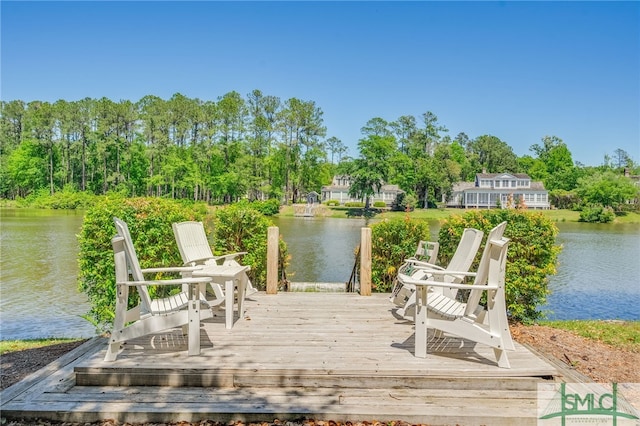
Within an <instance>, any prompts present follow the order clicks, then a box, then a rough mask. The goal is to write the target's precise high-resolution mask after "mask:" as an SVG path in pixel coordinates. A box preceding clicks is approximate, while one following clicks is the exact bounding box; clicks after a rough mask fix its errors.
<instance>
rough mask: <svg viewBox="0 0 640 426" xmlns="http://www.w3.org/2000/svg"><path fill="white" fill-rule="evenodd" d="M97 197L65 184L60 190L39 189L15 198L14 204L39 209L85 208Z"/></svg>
mask: <svg viewBox="0 0 640 426" xmlns="http://www.w3.org/2000/svg"><path fill="white" fill-rule="evenodd" d="M97 199H98V197H96V196H95V195H92V194H91V193H90V192H86V191H77V190H75V189H73V188H72V187H71V185H67V186H65V187H64V188H63V190H62V191H58V192H55V193H54V194H53V195H51V194H49V190H47V189H44V188H42V189H39V190H37V191H35V192H32V193H31V194H29V195H28V196H26V197H25V198H17V199H16V204H17V205H18V206H20V207H34V208H39V209H69V210H75V209H86V208H87V207H90V206H92V205H93V203H95V202H96V201H97Z"/></svg>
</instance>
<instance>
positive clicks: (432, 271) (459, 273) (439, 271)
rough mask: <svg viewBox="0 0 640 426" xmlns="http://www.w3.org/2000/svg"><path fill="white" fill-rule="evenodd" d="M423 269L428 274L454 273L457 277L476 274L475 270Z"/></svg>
mask: <svg viewBox="0 0 640 426" xmlns="http://www.w3.org/2000/svg"><path fill="white" fill-rule="evenodd" d="M418 269H419V268H418ZM424 271H425V272H426V273H428V274H429V275H455V276H459V277H475V276H476V275H477V274H476V273H475V272H463V271H451V270H449V269H443V270H430V269H425V270H424Z"/></svg>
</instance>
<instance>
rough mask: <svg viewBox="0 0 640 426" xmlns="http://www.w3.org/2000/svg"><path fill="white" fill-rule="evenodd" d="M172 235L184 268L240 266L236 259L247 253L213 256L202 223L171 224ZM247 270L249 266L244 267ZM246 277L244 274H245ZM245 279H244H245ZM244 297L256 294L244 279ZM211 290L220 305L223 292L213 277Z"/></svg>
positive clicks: (223, 297) (249, 282)
mask: <svg viewBox="0 0 640 426" xmlns="http://www.w3.org/2000/svg"><path fill="white" fill-rule="evenodd" d="M172 227H173V235H174V236H175V237H176V243H177V244H178V249H179V250H180V256H181V257H182V262H183V263H184V265H186V266H197V265H231V266H241V265H240V263H238V261H237V260H236V257H238V256H241V255H243V254H247V252H238V253H229V254H225V255H222V256H214V255H213V252H212V251H211V246H210V245H209V241H208V240H207V234H206V232H205V230H204V225H203V224H202V222H195V221H187V222H180V223H173V224H172ZM246 268H247V269H249V266H246ZM245 275H246V273H245ZM245 278H246V277H245ZM246 283H247V285H246V296H249V295H251V294H254V293H256V292H257V290H256V289H255V287H253V285H252V284H251V281H250V280H249V279H248V278H246ZM210 286H211V289H212V290H213V293H214V295H215V297H216V300H217V301H216V303H218V304H219V303H221V302H222V301H223V300H224V299H225V295H224V291H223V290H222V285H221V283H220V282H216V279H215V276H214V277H213V281H212V282H211V283H210Z"/></svg>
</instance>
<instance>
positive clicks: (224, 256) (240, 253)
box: [213, 251, 248, 260]
mask: <svg viewBox="0 0 640 426" xmlns="http://www.w3.org/2000/svg"><path fill="white" fill-rule="evenodd" d="M247 253H248V252H246V251H239V252H237V253H228V254H223V255H221V256H213V258H214V259H215V260H218V259H225V260H226V259H231V260H233V259H235V258H236V257H238V256H242V255H245V254H247Z"/></svg>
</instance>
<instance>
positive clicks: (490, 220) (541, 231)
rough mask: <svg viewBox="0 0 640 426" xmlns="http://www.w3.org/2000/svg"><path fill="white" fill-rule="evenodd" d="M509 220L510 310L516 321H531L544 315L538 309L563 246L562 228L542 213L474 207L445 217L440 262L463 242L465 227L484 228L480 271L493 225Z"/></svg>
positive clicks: (507, 234) (476, 263)
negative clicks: (559, 237) (559, 238)
mask: <svg viewBox="0 0 640 426" xmlns="http://www.w3.org/2000/svg"><path fill="white" fill-rule="evenodd" d="M505 220H506V221H507V228H506V230H505V234H504V235H505V237H507V238H509V239H510V240H511V241H510V243H509V251H508V253H507V270H506V286H505V293H506V298H507V311H508V314H509V318H510V319H511V320H512V321H516V322H523V323H531V322H534V321H536V320H538V319H541V318H543V317H544V313H543V312H541V311H539V310H538V309H539V308H540V307H541V306H542V305H544V304H545V303H546V298H547V295H548V294H549V290H548V277H549V276H550V275H554V274H555V273H556V262H557V258H558V254H559V253H560V250H561V248H560V246H557V245H556V236H557V235H558V228H557V227H556V226H555V224H554V223H553V222H552V221H551V220H550V219H548V218H547V217H545V216H544V215H543V214H542V213H540V212H538V213H531V212H526V211H522V210H514V209H500V210H483V211H479V210H474V211H469V212H467V213H465V214H463V215H461V216H459V215H454V216H451V217H450V218H448V219H445V220H444V221H443V223H442V226H441V228H440V232H439V235H438V242H439V243H440V251H439V255H438V258H439V263H440V264H441V265H446V264H447V263H448V262H449V260H450V259H451V256H452V255H453V252H454V251H455V249H456V247H457V246H458V242H459V241H460V237H461V235H462V231H463V229H464V228H476V229H480V230H482V231H484V233H485V240H484V241H483V244H482V246H481V247H480V250H479V251H478V255H477V256H476V260H475V261H474V265H473V266H472V268H471V270H476V269H477V267H478V262H479V260H480V257H481V256H482V250H483V248H484V245H485V244H486V235H487V234H488V233H489V231H490V230H491V228H493V227H494V226H496V225H497V224H499V223H500V222H502V221H505Z"/></svg>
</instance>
